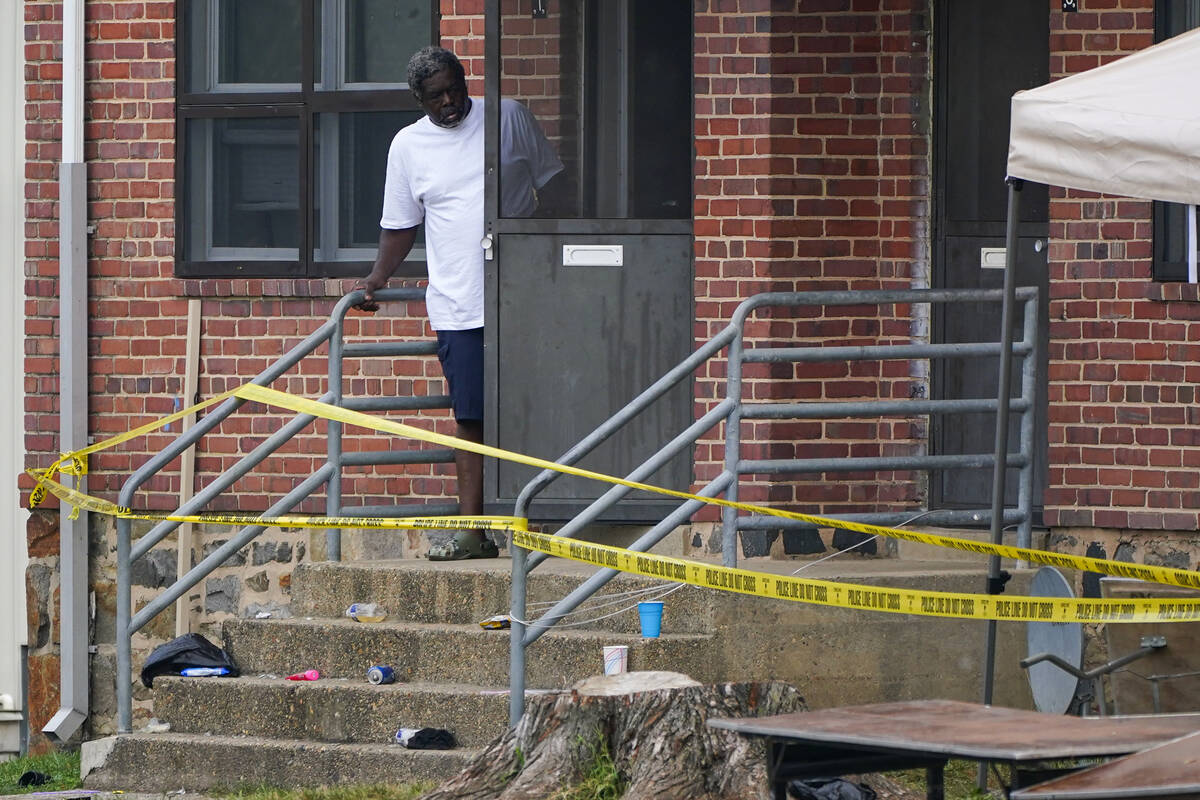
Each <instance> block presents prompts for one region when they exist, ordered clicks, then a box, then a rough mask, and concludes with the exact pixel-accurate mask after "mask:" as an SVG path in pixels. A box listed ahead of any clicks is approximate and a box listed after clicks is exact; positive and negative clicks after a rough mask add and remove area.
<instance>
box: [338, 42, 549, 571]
mask: <svg viewBox="0 0 1200 800" xmlns="http://www.w3.org/2000/svg"><path fill="white" fill-rule="evenodd" d="M408 86H409V88H410V89H411V90H412V92H413V95H414V96H415V97H416V99H417V102H418V103H420V104H421V108H422V109H423V110H424V111H425V116H424V117H422V118H421V119H419V120H418V121H416V122H414V123H413V124H412V125H409V126H408V127H406V128H403V129H402V130H401V131H400V132H398V133H397V134H396V136H395V138H394V139H393V140H392V144H391V147H390V149H389V150H388V160H387V175H386V180H385V183H384V192H383V216H382V218H381V219H380V222H379V225H380V228H381V231H380V234H379V253H378V255H377V257H376V259H375V265H374V266H373V267H372V269H371V272H370V273H369V274H368V275H367V276H366V277H365V278H363V279H362V280H361V281H360V282H359V283H358V284H356V286H355V288H356V289H362V290H363V292H364V297H365V299H364V301H363V303H362V304H361V305H360V306H359V308H362V309H363V310H365V311H374V310H376V309H377V308H378V305H377V304H376V303H375V302H374V293H375V292H376V291H377V290H379V289H381V288H383V287H384V286H386V285H387V281H388V279H389V278H390V277H391V276H392V274H393V273H394V272H395V271H396V268H397V267H398V266H400V264H401V262H403V261H404V259H405V258H406V257H407V256H408V254H409V251H410V250H411V249H412V246H413V242H414V241H415V239H416V236H417V228H418V227H419V226H420V225H421V223H422V222H424V224H425V246H426V258H427V266H428V273H429V287H428V289H427V290H426V293H425V305H426V309H427V311H428V314H429V323H430V325H431V326H432V327H433V329H434V331H435V332H436V333H437V339H438V360H439V361H440V362H441V364H442V372H443V373H444V374H445V376H446V383H447V384H448V386H449V389H450V401H451V406H452V409H453V412H454V419H455V422H456V423H457V426H458V430H457V435H458V436H459V437H460V438H462V439H465V440H467V441H471V442H482V441H483V407H484V387H483V306H484V296H483V249H482V248H481V246H480V240H481V239H482V238H483V232H484V180H483V170H484V150H483V148H484V125H483V116H484V115H483V101H482V100H481V99H478V98H474V99H473V98H471V97H470V96H469V95H468V94H467V82H466V76H465V71H464V70H463V67H462V64H461V63H460V62H459V60H458V58H457V57H456V56H455V55H454V53H452V52H450V51H449V50H446V49H443V48H441V47H426V48H423V49H421V50H419V51H417V52H416V53H415V54H414V55H413V57H412V58H411V59H410V60H409V62H408ZM500 131H501V134H500V164H501V172H502V187H503V188H502V190H501V199H500V206H501V213H503V214H504V216H506V217H527V216H531V215H532V214H533V213H534V212H535V211H537V210H538V206H539V203H538V196H539V194H541V195H542V196H543V197H544V196H546V195H548V194H549V193H550V191H551V187H550V185H549V184H550V183H551V179H552V178H554V177H555V176H556V175H558V174H559V173H561V172H562V169H563V165H562V162H561V161H559V159H558V156H557V155H556V154H555V152H554V149H553V148H552V147H551V146H550V143H549V142H548V141H546V137H545V135H544V134H543V133H542V130H541V128H540V127H539V126H538V124H537V121H536V120H535V119H534V118H533V115H532V114H530V113H529V111H528V109H526V108H525V106H523V105H521V104H520V103H518V102H516V101H514V100H503V101H501V106H500ZM543 208H544V205H543ZM454 463H455V471H456V473H457V478H458V501H459V513H461V514H463V515H464V516H477V515H480V514H482V513H483V456H481V455H479V454H477V453H468V452H465V451H462V450H458V451H456V452H455V457H454ZM497 555H498V550H497V547H496V545H495V543H494V542H492V541H491V540H490V539H488V538H487V536H486V535H485V534H484V533H483V531H479V530H464V531H458V532H456V533H455V534H454V536H453V537H452V538H451V539H450V540H448V541H445V542H436V543H434V544H433V545H432V546H431V547H430V549H429V558H430V560H433V561H456V560H460V559H468V558H495V557H496V556H497Z"/></svg>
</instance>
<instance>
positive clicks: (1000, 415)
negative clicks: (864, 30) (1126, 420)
mask: <svg viewBox="0 0 1200 800" xmlns="http://www.w3.org/2000/svg"><path fill="white" fill-rule="evenodd" d="M1024 186H1025V182H1024V181H1023V180H1021V179H1020V178H1009V179H1008V220H1007V223H1006V228H1005V234H1004V301H1003V304H1002V305H1001V309H1000V320H1001V321H1000V375H999V380H998V381H997V388H996V448H995V463H994V464H993V466H992V544H1003V541H1004V488H1005V487H1004V481H1005V477H1006V474H1005V473H1006V471H1007V466H1008V404H1009V393H1010V385H1011V383H1012V343H1013V333H1012V325H1013V306H1015V305H1016V271H1017V270H1016V266H1017V222H1018V221H1019V220H1020V217H1021V189H1023V188H1024ZM1008 577H1009V576H1008V575H1007V574H1006V573H1005V572H1004V571H1003V570H1001V569H1000V557H999V556H989V557H988V577H987V586H986V591H987V593H988V594H1000V593H1001V592H1003V591H1004V583H1005V581H1007V580H1008ZM995 680H996V621H995V620H988V623H987V645H986V654H985V655H984V662H983V703H984V705H991V703H992V687H993V685H994V684H995ZM979 788H980V789H986V788H987V765H986V764H983V763H981V764H980V765H979Z"/></svg>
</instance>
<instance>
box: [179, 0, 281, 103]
mask: <svg viewBox="0 0 1200 800" xmlns="http://www.w3.org/2000/svg"><path fill="white" fill-rule="evenodd" d="M182 5H183V9H184V14H185V15H186V16H185V19H186V22H187V29H188V31H189V37H188V51H189V52H188V55H189V56H190V59H191V60H190V63H189V64H188V65H187V69H186V70H185V71H184V74H185V75H186V76H187V82H188V86H187V88H188V90H189V91H193V92H214V91H231V90H232V91H247V90H250V89H252V88H259V89H267V88H273V89H278V88H280V86H286V87H289V88H295V87H298V86H299V84H300V40H301V27H302V20H301V13H302V11H303V3H302V2H301V0H253V2H248V1H247V0H189V2H187V3H184V4H182Z"/></svg>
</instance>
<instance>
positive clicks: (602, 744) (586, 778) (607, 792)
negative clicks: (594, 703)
mask: <svg viewBox="0 0 1200 800" xmlns="http://www.w3.org/2000/svg"><path fill="white" fill-rule="evenodd" d="M588 750H590V751H591V759H590V762H589V763H588V766H587V768H586V769H584V771H583V777H582V778H581V779H580V780H579V782H578V783H576V784H574V785H573V786H567V787H564V788H563V789H560V790H559V791H558V792H556V793H555V794H554V796H553V797H552V798H551V800H620V797H621V796H622V795H623V794H625V782H624V781H623V780H621V773H619V772H617V766H616V764H614V763H613V760H612V754H611V753H609V752H608V742H606V741H605V740H604V737H603V736H601V735H600V732H599V731H597V732H596V738H595V742H593V743H591V744H589V745H588Z"/></svg>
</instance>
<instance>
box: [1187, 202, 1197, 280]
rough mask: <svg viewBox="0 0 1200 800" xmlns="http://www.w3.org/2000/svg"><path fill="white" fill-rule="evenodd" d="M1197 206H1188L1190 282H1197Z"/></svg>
mask: <svg viewBox="0 0 1200 800" xmlns="http://www.w3.org/2000/svg"><path fill="white" fill-rule="evenodd" d="M1196 237H1197V233H1196V207H1195V206H1188V207H1187V262H1188V283H1196V282H1197V280H1196V251H1197V249H1200V243H1197V241H1196Z"/></svg>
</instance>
